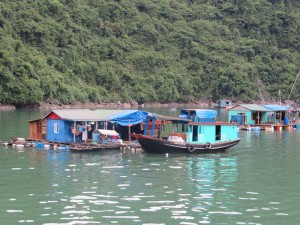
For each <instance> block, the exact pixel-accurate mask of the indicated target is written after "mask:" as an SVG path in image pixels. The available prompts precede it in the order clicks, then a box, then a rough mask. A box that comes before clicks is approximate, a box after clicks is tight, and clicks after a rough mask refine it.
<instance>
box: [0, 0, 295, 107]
mask: <svg viewBox="0 0 300 225" xmlns="http://www.w3.org/2000/svg"><path fill="white" fill-rule="evenodd" d="M299 32H300V3H299V1H298V0H243V1H237V0H224V1H219V0H164V1H160V0H114V1H113V0H39V1H35V0H22V1H20V0H2V1H1V2H0V37H1V42H0V93H1V95H0V103H11V104H15V105H17V106H24V105H34V104H36V103H38V102H41V101H46V102H47V101H48V102H53V101H59V102H61V103H63V104H69V103H74V102H76V101H80V102H88V101H91V102H114V101H124V102H128V101H130V100H131V99H134V100H137V101H139V102H143V101H144V102H151V101H159V102H174V101H175V102H188V101H192V100H200V99H207V98H212V99H213V100H217V99H220V98H231V99H233V100H241V101H251V100H258V99H260V97H261V96H264V97H265V98H266V97H268V98H278V91H279V90H281V92H282V93H283V95H284V96H288V95H289V93H290V89H291V86H292V84H293V82H294V81H295V77H296V75H297V73H298V71H299V70H300V69H299V59H300V51H299V50H300V36H299V35H298V34H299ZM299 87H300V85H297V84H296V86H295V90H296V91H294V93H292V95H291V99H292V98H293V99H294V98H297V97H298V96H297V90H299Z"/></svg>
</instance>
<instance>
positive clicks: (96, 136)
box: [92, 133, 100, 142]
mask: <svg viewBox="0 0 300 225" xmlns="http://www.w3.org/2000/svg"><path fill="white" fill-rule="evenodd" d="M92 140H93V142H100V133H93V135H92Z"/></svg>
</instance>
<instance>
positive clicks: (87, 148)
mask: <svg viewBox="0 0 300 225" xmlns="http://www.w3.org/2000/svg"><path fill="white" fill-rule="evenodd" d="M120 148H121V145H120V144H119V143H107V144H78V145H71V146H70V150H71V151H73V152H94V151H105V150H120Z"/></svg>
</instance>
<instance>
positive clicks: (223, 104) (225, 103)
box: [217, 99, 232, 108]
mask: <svg viewBox="0 0 300 225" xmlns="http://www.w3.org/2000/svg"><path fill="white" fill-rule="evenodd" d="M217 107H219V108H229V107H232V102H231V101H230V100H226V99H224V100H218V101H217Z"/></svg>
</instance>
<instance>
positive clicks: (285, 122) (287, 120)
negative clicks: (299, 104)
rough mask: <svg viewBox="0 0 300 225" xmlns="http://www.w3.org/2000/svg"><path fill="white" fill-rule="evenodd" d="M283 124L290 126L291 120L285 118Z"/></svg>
mask: <svg viewBox="0 0 300 225" xmlns="http://www.w3.org/2000/svg"><path fill="white" fill-rule="evenodd" d="M283 124H284V125H287V124H289V118H288V117H287V116H285V117H284V120H283Z"/></svg>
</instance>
